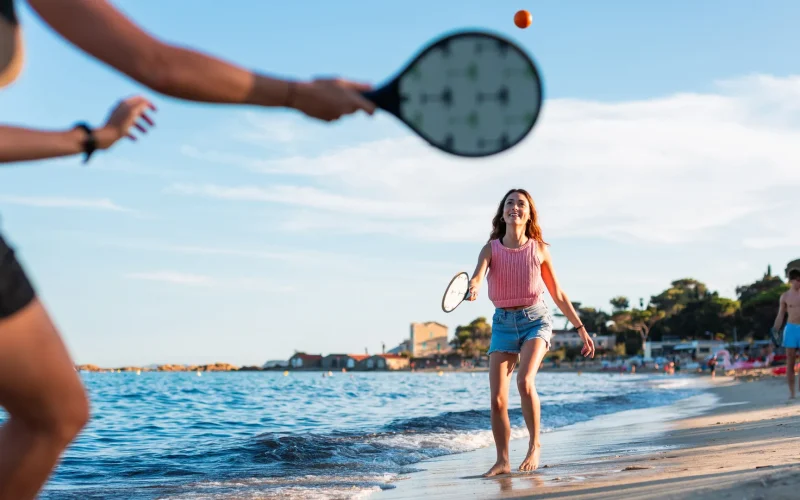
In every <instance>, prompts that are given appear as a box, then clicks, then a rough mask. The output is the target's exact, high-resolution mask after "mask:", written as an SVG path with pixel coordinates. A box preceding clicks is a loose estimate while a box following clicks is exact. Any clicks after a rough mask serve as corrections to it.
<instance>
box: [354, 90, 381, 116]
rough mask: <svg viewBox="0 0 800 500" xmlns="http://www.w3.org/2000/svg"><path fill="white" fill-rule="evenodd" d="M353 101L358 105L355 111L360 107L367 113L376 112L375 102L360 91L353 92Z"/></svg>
mask: <svg viewBox="0 0 800 500" xmlns="http://www.w3.org/2000/svg"><path fill="white" fill-rule="evenodd" d="M353 101H354V103H355V105H356V109H355V110H353V111H358V110H359V109H361V110H363V111H366V112H367V114H369V115H371V114H373V113H375V108H376V106H375V103H374V102H372V101H370V100H369V99H367V98H366V97H364V96H363V95H361V94H359V93H358V92H353Z"/></svg>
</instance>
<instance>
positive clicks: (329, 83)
mask: <svg viewBox="0 0 800 500" xmlns="http://www.w3.org/2000/svg"><path fill="white" fill-rule="evenodd" d="M293 85H294V89H293V90H291V92H293V94H291V95H290V96H289V99H288V105H289V106H290V107H292V108H294V109H297V110H298V111H301V112H303V113H304V114H306V115H308V116H310V117H311V118H317V119H320V120H324V121H326V122H330V121H333V120H338V119H339V118H341V117H342V116H343V115H349V114H350V113H355V112H356V111H358V110H359V109H360V110H363V111H365V112H367V113H368V114H370V115H371V114H372V113H374V112H375V104H374V103H373V102H372V101H370V100H369V99H367V98H366V97H364V96H363V95H361V92H365V91H367V90H371V88H372V87H371V86H370V85H367V84H363V83H356V82H350V81H347V80H340V79H317V80H313V81H311V82H297V83H294V84H293Z"/></svg>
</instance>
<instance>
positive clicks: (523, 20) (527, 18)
mask: <svg viewBox="0 0 800 500" xmlns="http://www.w3.org/2000/svg"><path fill="white" fill-rule="evenodd" d="M531 22H533V18H532V17H531V13H530V12H528V11H527V10H518V11H517V13H516V14H514V24H516V25H517V28H523V29H524V28H527V27H528V26H530V25H531Z"/></svg>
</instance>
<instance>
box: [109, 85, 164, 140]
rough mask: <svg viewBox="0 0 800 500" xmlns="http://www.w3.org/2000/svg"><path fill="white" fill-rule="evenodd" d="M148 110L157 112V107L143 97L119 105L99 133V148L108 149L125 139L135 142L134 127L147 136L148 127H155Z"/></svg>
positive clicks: (125, 100)
mask: <svg viewBox="0 0 800 500" xmlns="http://www.w3.org/2000/svg"><path fill="white" fill-rule="evenodd" d="M148 110H149V111H155V110H156V107H155V106H154V105H153V103H151V102H150V101H148V100H147V99H145V98H144V97H142V96H134V97H129V98H127V99H123V100H122V101H120V102H119V103H117V105H116V107H114V109H113V110H112V111H111V114H110V115H109V116H108V119H107V120H106V123H105V125H104V126H103V127H102V129H100V130H99V131H98V134H97V136H98V143H99V144H98V146H99V147H100V148H101V149H107V148H109V147H111V146H112V145H113V144H114V143H115V142H117V141H118V140H120V139H122V138H123V137H127V138H128V139H130V140H132V141H135V140H136V136H135V135H133V133H132V131H131V128H133V127H135V128H136V129H137V130H139V132H141V133H142V134H146V133H147V128H146V127H147V126H148V125H149V126H150V127H153V126H155V123H154V122H153V120H152V118H150V117H149V116H148V115H147V111H148Z"/></svg>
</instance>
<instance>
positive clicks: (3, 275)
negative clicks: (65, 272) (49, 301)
mask: <svg viewBox="0 0 800 500" xmlns="http://www.w3.org/2000/svg"><path fill="white" fill-rule="evenodd" d="M34 297H36V292H35V291H34V289H33V285H31V282H30V280H28V277H27V276H26V275H25V271H24V270H23V269H22V266H21V265H20V263H19V262H18V261H17V258H16V256H15V255H14V250H13V249H12V248H11V247H9V246H8V244H7V243H6V241H5V240H4V239H3V235H2V234H0V319H3V318H7V317H9V316H11V315H13V314H14V313H16V312H18V311H19V310H20V309H22V308H23V307H25V306H27V305H28V304H30V303H31V301H32V300H33V299H34Z"/></svg>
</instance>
